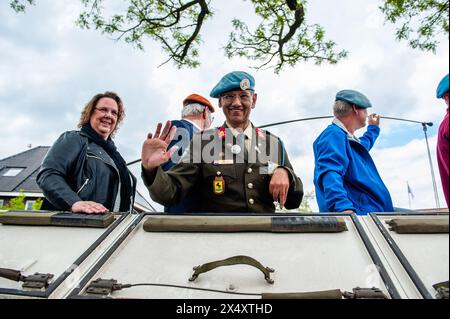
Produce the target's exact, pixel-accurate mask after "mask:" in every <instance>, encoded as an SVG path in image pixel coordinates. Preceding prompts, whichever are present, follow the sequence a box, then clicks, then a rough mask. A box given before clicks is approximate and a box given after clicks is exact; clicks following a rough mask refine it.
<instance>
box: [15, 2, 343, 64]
mask: <svg viewBox="0 0 450 319" xmlns="http://www.w3.org/2000/svg"><path fill="white" fill-rule="evenodd" d="M34 1H35V0H10V3H11V7H13V8H14V9H15V10H16V11H17V12H20V11H22V12H23V11H24V9H25V5H26V2H28V3H29V4H34ZM80 1H81V3H82V5H83V6H84V8H85V10H84V11H83V12H82V13H81V14H80V16H79V17H78V20H77V25H78V26H80V27H81V28H83V29H90V28H94V29H96V30H99V31H101V32H102V33H104V34H107V35H110V36H112V37H114V38H115V39H116V40H124V41H125V42H127V43H130V44H131V45H133V46H135V47H136V48H138V49H140V50H143V48H144V40H145V39H147V38H150V39H152V40H154V41H156V42H158V43H159V44H160V45H161V47H162V49H163V50H164V51H165V52H166V54H167V55H168V57H169V58H168V59H167V60H166V61H165V62H163V63H162V64H165V63H167V62H169V61H171V60H172V61H173V62H174V63H175V65H176V66H178V67H179V68H181V67H190V68H196V67H198V66H199V65H200V62H199V46H200V44H201V30H202V27H203V25H204V23H205V22H206V21H207V20H208V19H209V18H210V17H212V15H213V13H212V11H213V10H212V9H211V8H210V3H211V1H212V0H165V1H161V0H125V7H126V9H124V10H122V11H121V12H116V13H110V12H111V11H112V8H108V7H106V5H107V4H108V5H111V3H112V2H113V1H111V0H80ZM215 1H219V0H215ZM243 1H246V0H243ZM251 2H252V4H253V5H254V7H255V14H256V15H257V16H259V17H261V19H262V20H263V21H262V23H261V25H260V26H259V27H258V28H257V29H256V30H255V31H250V30H249V29H248V27H247V26H246V24H245V23H244V22H241V21H239V20H238V19H235V20H233V21H232V24H233V26H234V29H235V31H234V32H232V34H231V35H230V37H229V38H230V40H229V41H228V44H227V45H226V47H225V53H226V55H227V56H228V57H229V58H232V57H234V56H239V57H244V58H247V59H250V60H255V61H260V62H261V64H260V65H257V66H256V68H263V67H272V68H274V70H275V72H276V73H278V72H280V71H281V70H282V68H283V67H284V66H285V65H290V66H294V65H295V64H296V63H298V62H302V61H307V60H313V61H314V62H315V63H317V64H321V63H323V62H328V63H332V64H334V63H337V62H338V61H339V60H340V59H342V58H344V57H346V55H347V52H346V51H340V52H335V51H334V50H335V43H334V42H333V41H326V40H324V31H323V29H322V28H321V27H320V26H318V25H312V26H307V25H304V6H305V5H306V1H304V0H303V1H302V0H272V1H266V0H251ZM105 7H106V8H105ZM106 12H108V14H107V13H106ZM107 15H109V17H108V16H107Z"/></svg>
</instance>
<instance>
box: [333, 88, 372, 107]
mask: <svg viewBox="0 0 450 319" xmlns="http://www.w3.org/2000/svg"><path fill="white" fill-rule="evenodd" d="M336 101H345V102H348V103H350V104H354V105H356V106H358V107H362V108H364V109H367V108H368V107H372V104H371V103H370V101H369V99H368V98H367V97H366V96H365V95H364V94H362V93H359V92H358V91H353V90H342V91H339V92H338V93H337V94H336Z"/></svg>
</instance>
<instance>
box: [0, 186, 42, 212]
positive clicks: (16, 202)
mask: <svg viewBox="0 0 450 319" xmlns="http://www.w3.org/2000/svg"><path fill="white" fill-rule="evenodd" d="M25 199H26V196H25V193H24V192H23V190H20V192H19V195H18V196H17V197H14V198H11V199H10V200H9V202H8V204H6V205H4V206H0V210H25ZM42 202H43V200H42V198H38V199H36V200H35V201H34V203H33V206H32V208H31V209H32V210H40V209H41V206H42Z"/></svg>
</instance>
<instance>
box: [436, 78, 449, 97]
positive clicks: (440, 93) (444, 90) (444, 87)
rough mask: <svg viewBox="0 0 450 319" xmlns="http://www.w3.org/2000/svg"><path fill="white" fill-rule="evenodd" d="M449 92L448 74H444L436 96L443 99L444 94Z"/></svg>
mask: <svg viewBox="0 0 450 319" xmlns="http://www.w3.org/2000/svg"><path fill="white" fill-rule="evenodd" d="M447 92H448V74H447V75H446V76H444V78H443V79H442V80H441V82H439V85H438V87H437V90H436V97H437V98H438V99H442V98H443V97H444V94H445V93H447Z"/></svg>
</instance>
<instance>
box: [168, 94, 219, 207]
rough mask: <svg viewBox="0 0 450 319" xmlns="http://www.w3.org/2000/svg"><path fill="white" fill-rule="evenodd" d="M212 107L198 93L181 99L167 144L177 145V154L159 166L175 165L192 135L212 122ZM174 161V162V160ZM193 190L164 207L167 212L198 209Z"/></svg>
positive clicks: (169, 167) (206, 127)
mask: <svg viewBox="0 0 450 319" xmlns="http://www.w3.org/2000/svg"><path fill="white" fill-rule="evenodd" d="M214 111H215V110H214V107H213V106H212V104H211V102H210V101H208V99H206V98H204V97H203V96H201V95H198V94H191V95H189V96H187V97H186V98H185V99H184V101H183V109H182V111H181V120H173V121H171V123H172V125H173V126H175V127H176V128H177V131H176V133H175V138H174V139H173V140H172V142H171V143H170V144H169V147H168V149H170V148H172V147H173V146H175V145H176V146H177V147H178V154H175V156H172V158H171V159H170V160H168V161H167V162H166V163H165V164H163V165H162V166H161V168H162V169H163V170H164V171H168V170H169V169H171V168H172V167H173V166H175V165H176V164H177V163H178V162H179V160H180V159H181V157H182V156H183V154H184V152H185V151H186V149H187V148H188V146H189V143H190V141H191V140H192V136H193V135H194V134H195V133H199V132H201V131H204V130H206V129H208V128H209V127H210V126H211V124H212V116H211V114H212V113H214ZM174 161H175V162H174ZM197 197H198V195H196V193H195V192H190V193H189V194H188V195H187V196H186V197H185V198H184V199H183V200H182V201H181V202H180V203H178V204H176V205H173V206H166V207H164V211H165V212H167V213H189V212H195V211H197V210H198V203H199V199H198V198H197Z"/></svg>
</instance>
